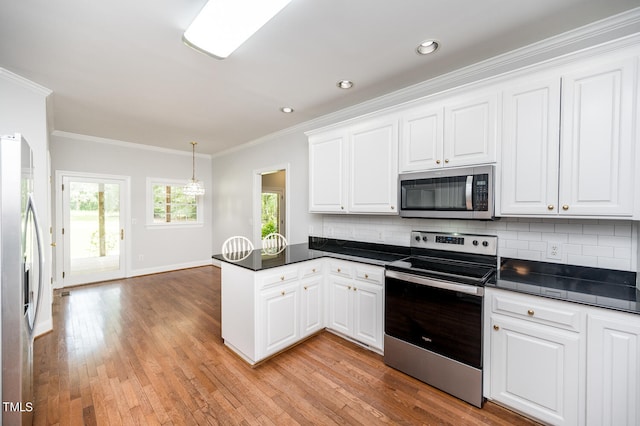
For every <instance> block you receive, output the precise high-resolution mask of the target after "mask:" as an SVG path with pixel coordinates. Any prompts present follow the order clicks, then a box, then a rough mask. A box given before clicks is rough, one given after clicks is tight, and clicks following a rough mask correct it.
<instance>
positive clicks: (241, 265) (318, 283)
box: [213, 237, 409, 365]
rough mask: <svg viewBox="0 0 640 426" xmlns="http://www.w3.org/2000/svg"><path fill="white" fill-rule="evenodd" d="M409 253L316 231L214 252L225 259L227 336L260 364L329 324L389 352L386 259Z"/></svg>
mask: <svg viewBox="0 0 640 426" xmlns="http://www.w3.org/2000/svg"><path fill="white" fill-rule="evenodd" d="M408 254H409V248H408V247H400V246H391V245H385V244H370V243H360V242H355V241H345V240H334V239H325V238H314V237H311V238H309V242H308V243H303V244H293V245H289V246H287V247H286V248H285V249H284V250H282V251H281V252H279V253H274V254H271V253H265V252H264V251H263V250H261V249H256V250H253V251H252V252H250V253H247V256H246V257H245V258H243V259H241V260H238V261H232V260H229V259H228V258H225V256H224V255H221V254H218V255H214V256H213V258H214V259H216V260H219V261H221V262H222V338H223V339H224V343H225V345H227V346H228V347H229V348H230V349H232V350H233V351H234V352H236V353H237V354H238V355H239V356H240V357H242V358H243V359H244V360H245V361H247V362H248V363H249V364H252V365H254V364H256V363H258V362H260V361H263V360H264V359H266V358H268V357H270V356H272V355H274V354H276V353H278V352H280V351H282V350H284V349H286V348H287V347H289V346H292V345H294V344H296V343H298V342H300V341H301V340H303V339H305V338H307V337H309V336H311V335H313V334H314V333H316V332H318V331H320V330H322V329H324V328H325V327H327V329H329V330H330V331H332V332H335V333H337V334H339V335H341V336H342V337H345V338H347V339H350V340H353V341H355V342H356V343H359V344H360V345H364V346H366V347H368V348H369V349H371V350H373V351H375V352H378V353H382V350H383V348H382V335H383V316H382V311H383V297H382V294H383V284H384V265H385V264H386V263H389V262H393V261H395V260H399V259H402V258H403V257H406V256H408ZM325 297H326V298H328V301H327V303H325Z"/></svg>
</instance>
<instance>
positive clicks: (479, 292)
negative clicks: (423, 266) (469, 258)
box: [384, 270, 484, 296]
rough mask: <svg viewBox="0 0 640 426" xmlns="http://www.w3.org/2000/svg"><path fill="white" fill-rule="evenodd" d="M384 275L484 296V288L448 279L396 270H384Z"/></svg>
mask: <svg viewBox="0 0 640 426" xmlns="http://www.w3.org/2000/svg"><path fill="white" fill-rule="evenodd" d="M384 275H385V276H386V277H389V278H395V279H397V280H402V281H408V282H410V283H414V284H419V285H425V286H428V287H436V288H440V289H443V290H451V291H457V292H460V293H466V294H472V295H474V296H484V288H483V287H476V286H474V285H466V284H457V283H452V282H449V281H440V280H437V279H433V278H426V277H421V276H417V275H412V274H405V273H403V272H398V271H389V270H387V271H385V274H384Z"/></svg>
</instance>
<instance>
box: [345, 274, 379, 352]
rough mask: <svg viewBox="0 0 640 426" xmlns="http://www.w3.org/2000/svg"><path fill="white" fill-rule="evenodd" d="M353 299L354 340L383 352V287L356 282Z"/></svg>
mask: <svg viewBox="0 0 640 426" xmlns="http://www.w3.org/2000/svg"><path fill="white" fill-rule="evenodd" d="M352 297H353V316H354V321H353V338H354V339H356V340H358V341H360V342H362V343H365V344H367V345H369V346H371V347H373V348H377V349H380V350H382V346H383V342H382V329H383V322H384V319H383V318H382V312H383V306H382V286H379V285H372V284H369V283H365V282H361V281H355V282H354V284H353V289H352Z"/></svg>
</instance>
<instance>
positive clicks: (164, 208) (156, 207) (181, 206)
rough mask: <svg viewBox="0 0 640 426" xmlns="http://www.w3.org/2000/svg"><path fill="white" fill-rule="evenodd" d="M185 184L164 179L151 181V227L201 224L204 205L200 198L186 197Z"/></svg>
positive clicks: (149, 220) (149, 221)
mask: <svg viewBox="0 0 640 426" xmlns="http://www.w3.org/2000/svg"><path fill="white" fill-rule="evenodd" d="M183 187H184V183H177V182H174V181H166V180H162V179H151V180H149V189H150V191H149V192H150V193H151V195H150V197H151V205H152V208H151V209H150V210H151V212H150V214H149V216H150V217H149V219H148V221H147V223H148V224H151V225H192V224H201V223H202V220H201V214H202V213H201V211H202V203H201V200H200V199H199V198H202V197H194V196H192V195H185V194H184V192H183Z"/></svg>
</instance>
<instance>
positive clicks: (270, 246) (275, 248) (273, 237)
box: [262, 232, 288, 254]
mask: <svg viewBox="0 0 640 426" xmlns="http://www.w3.org/2000/svg"><path fill="white" fill-rule="evenodd" d="M287 244H288V243H287V239H286V238H285V237H284V235H282V234H278V233H277V232H272V233H271V234H269V235H267V236H265V237H264V238H263V239H262V251H264V252H265V253H268V254H277V253H280V252H281V251H282V250H284V249H285V248H286V247H287Z"/></svg>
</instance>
